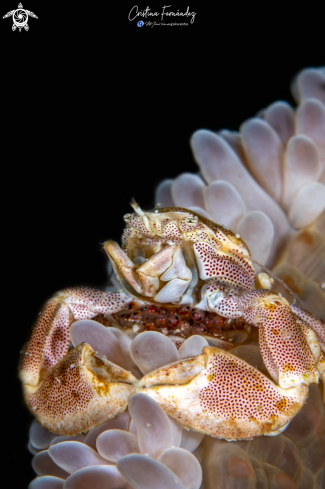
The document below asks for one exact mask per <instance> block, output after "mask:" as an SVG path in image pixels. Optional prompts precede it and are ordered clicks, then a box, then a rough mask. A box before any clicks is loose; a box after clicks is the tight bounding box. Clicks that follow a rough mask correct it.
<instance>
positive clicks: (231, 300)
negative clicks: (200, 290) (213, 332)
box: [206, 284, 243, 319]
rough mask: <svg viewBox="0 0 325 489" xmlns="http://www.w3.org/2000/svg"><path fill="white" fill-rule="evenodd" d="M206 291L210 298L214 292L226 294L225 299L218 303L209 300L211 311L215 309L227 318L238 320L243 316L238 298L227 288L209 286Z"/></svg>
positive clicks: (214, 285)
mask: <svg viewBox="0 0 325 489" xmlns="http://www.w3.org/2000/svg"><path fill="white" fill-rule="evenodd" d="M206 290H207V295H208V296H209V294H212V293H213V292H223V293H225V294H226V297H225V298H224V299H221V300H218V301H217V302H213V300H212V301H209V300H208V306H209V309H210V310H212V309H213V310H214V311H215V312H216V313H218V314H220V316H222V317H225V318H232V319H236V318H239V317H241V316H242V315H243V312H242V311H241V310H240V309H239V307H238V302H237V296H236V293H235V292H234V291H232V290H230V291H229V290H228V289H227V288H226V287H222V285H216V284H209V285H208V286H207V288H206Z"/></svg>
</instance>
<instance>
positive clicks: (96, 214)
mask: <svg viewBox="0 0 325 489" xmlns="http://www.w3.org/2000/svg"><path fill="white" fill-rule="evenodd" d="M16 2H18V0H10V1H7V0H6V1H2V2H1V12H0V14H1V16H3V15H4V14H5V13H6V12H7V11H10V10H12V9H15V8H17V5H16ZM118 3H119V4H120V5H118V4H116V5H115V4H113V3H108V2H107V3H106V4H104V3H103V4H101V3H96V2H89V3H88V4H87V3H80V2H78V3H73V4H72V3H71V5H70V6H68V7H67V6H66V5H65V2H62V5H61V4H60V2H56V3H52V4H51V5H50V2H47V5H45V2H35V1H33V0H25V1H24V2H23V5H24V8H26V9H29V10H31V11H33V12H35V14H36V15H37V16H38V19H33V18H30V19H29V27H30V29H29V32H25V31H24V30H23V31H22V32H19V31H18V30H17V31H16V32H12V29H11V26H12V19H11V18H8V19H4V20H1V22H0V32H1V54H2V56H1V58H2V59H1V82H2V83H1V86H2V88H1V99H2V104H1V108H0V114H1V121H2V124H1V125H2V129H1V150H2V151H1V177H2V178H1V201H2V212H1V221H2V233H1V245H2V271H3V273H2V282H3V294H2V310H3V311H4V314H3V320H2V321H1V328H2V331H3V333H4V334H3V335H2V339H3V343H2V348H1V352H2V379H3V382H2V396H1V399H2V406H1V413H2V416H1V419H2V425H3V428H2V433H3V435H4V436H3V449H4V450H5V451H6V453H7V454H8V456H9V461H8V469H7V470H8V471H10V472H11V484H10V486H11V487H22V488H25V487H27V484H28V481H30V480H31V479H32V478H33V477H34V475H33V471H32V469H31V466H30V461H31V455H29V454H28V452H27V450H26V444H27V439H28V427H29V424H30V420H31V417H30V415H29V413H28V412H27V409H26V408H25V406H24V404H23V401H22V397H21V391H20V385H19V382H18V379H17V374H16V370H17V363H18V357H19V350H20V348H21V347H22V345H23V343H24V341H25V339H26V336H27V334H28V331H29V329H30V327H31V325H32V323H33V321H34V320H35V318H36V316H37V313H38V312H39V310H40V308H41V306H42V304H43V303H44V301H45V300H46V299H48V298H49V297H51V295H52V293H53V292H55V291H57V290H60V289H62V288H65V287H67V286H70V285H82V284H83V285H94V286H101V285H103V284H104V283H105V281H106V278H107V277H106V257H105V255H104V253H103V251H102V247H101V243H102V242H103V241H105V240H106V239H108V238H113V239H115V240H119V237H120V235H121V232H122V229H123V219H122V216H123V214H125V213H126V212H128V211H129V210H130V209H129V205H128V203H129V201H130V200H131V197H133V196H134V197H135V198H136V199H137V200H138V201H139V203H140V204H141V206H142V207H143V208H150V207H152V206H153V204H154V188H155V186H156V185H157V184H158V183H159V181H161V180H162V179H164V178H168V177H169V178H173V177H175V176H177V175H178V174H179V173H181V172H183V171H190V172H196V171H197V167H196V164H195V162H194V160H193V157H192V154H191V151H190V147H189V139H190V136H191V134H192V133H193V132H194V131H195V130H196V129H199V128H208V129H212V130H218V129H221V128H229V129H233V130H236V129H238V127H239V125H240V124H241V122H243V121H244V120H245V119H247V118H249V117H253V116H254V115H255V114H256V112H257V111H258V110H260V109H262V108H264V107H266V106H267V105H269V104H270V103H272V102H273V101H275V100H278V99H282V100H286V101H288V102H289V103H292V104H293V105H294V101H293V99H292V96H291V93H290V90H289V84H290V81H291V79H292V77H293V76H294V74H295V73H296V72H297V71H299V70H301V69H302V68H304V67H306V66H319V65H321V64H324V55H323V53H322V44H323V40H322V30H321V27H318V25H317V18H318V17H319V14H317V9H316V3H314V4H313V2H308V8H307V6H305V7H304V10H303V11H301V12H299V11H297V8H298V7H295V9H296V10H294V9H293V8H292V10H291V11H290V14H289V15H288V16H287V15H286V14H285V13H284V12H283V9H282V7H281V8H280V6H277V5H276V4H275V3H272V4H263V6H262V5H259V6H258V7H255V8H253V7H250V6H248V5H247V4H246V3H245V5H244V4H242V3H241V5H242V6H241V7H240V8H239V7H238V6H236V5H235V4H233V3H232V4H230V5H229V6H228V7H227V5H226V4H221V3H220V4H217V3H215V5H214V6H213V7H211V6H208V5H207V4H206V5H202V2H196V3H193V2H191V3H189V4H187V3H184V2H183V3H180V2H175V3H174V2H173V3H172V2H170V3H167V5H172V7H171V8H170V10H173V11H177V9H179V10H181V11H185V10H186V7H187V5H189V6H190V9H191V10H193V11H195V12H196V13H197V15H196V19H195V22H194V23H193V24H189V25H188V26H183V27H181V26H179V27H176V26H174V27H167V26H156V27H153V28H150V27H146V26H144V27H142V28H139V27H137V25H136V21H135V20H134V21H129V20H128V12H129V11H130V9H131V7H132V6H133V5H139V9H144V8H145V7H146V6H147V5H148V6H149V7H150V8H151V9H152V10H155V11H161V7H162V5H165V3H163V2H162V3H160V2H152V3H149V2H147V3H141V4H140V3H137V2H135V3H132V2H123V4H122V2H118ZM143 20H145V21H146V20H152V19H143ZM168 21H169V19H166V22H168ZM176 21H177V19H176ZM4 467H6V466H5V465H4ZM9 467H10V469H9Z"/></svg>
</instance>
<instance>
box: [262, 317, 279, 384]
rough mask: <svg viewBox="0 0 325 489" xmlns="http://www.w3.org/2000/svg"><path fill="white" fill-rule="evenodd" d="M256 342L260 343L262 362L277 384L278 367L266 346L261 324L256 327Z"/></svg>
mask: <svg viewBox="0 0 325 489" xmlns="http://www.w3.org/2000/svg"><path fill="white" fill-rule="evenodd" d="M258 342H259V345H260V349H261V353H262V355H263V362H264V364H265V366H266V368H267V369H268V371H269V373H270V376H271V377H272V379H273V380H274V382H276V383H277V384H278V369H277V366H276V365H275V363H274V360H273V357H272V354H271V351H270V350H269V348H268V345H267V342H266V339H265V333H264V328H263V324H260V325H259V328H258Z"/></svg>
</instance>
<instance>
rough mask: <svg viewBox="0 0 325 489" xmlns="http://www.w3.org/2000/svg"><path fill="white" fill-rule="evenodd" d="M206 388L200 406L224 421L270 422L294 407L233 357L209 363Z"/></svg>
mask: <svg viewBox="0 0 325 489" xmlns="http://www.w3.org/2000/svg"><path fill="white" fill-rule="evenodd" d="M209 364H210V367H209V368H208V370H207V373H206V377H207V379H208V381H209V384H208V386H207V387H205V388H204V389H202V390H201V392H200V394H199V399H200V405H201V406H202V408H203V409H205V410H207V411H208V413H211V414H213V415H214V416H220V418H223V419H229V420H231V419H234V420H247V419H248V420H249V421H251V422H254V420H257V421H268V420H269V419H270V417H271V418H272V417H274V419H275V417H276V416H278V415H282V414H284V413H285V412H286V411H288V410H289V409H290V408H292V407H293V406H294V400H293V399H292V398H285V397H284V396H283V395H281V393H280V392H279V391H278V390H277V389H276V387H275V386H273V385H272V383H271V382H270V381H269V380H268V379H267V378H266V377H264V376H263V375H262V374H261V373H260V372H259V371H257V370H256V369H255V368H254V367H250V366H248V365H247V364H243V362H242V361H240V360H239V359H236V357H233V356H232V355H231V356H230V355H228V356H226V355H214V356H213V357H211V358H210V361H209Z"/></svg>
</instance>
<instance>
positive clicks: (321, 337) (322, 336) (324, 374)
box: [291, 306, 325, 404]
mask: <svg viewBox="0 0 325 489" xmlns="http://www.w3.org/2000/svg"><path fill="white" fill-rule="evenodd" d="M291 309H292V311H293V312H294V314H295V315H296V316H297V317H298V318H299V319H300V321H301V323H302V326H303V329H304V330H305V331H307V332H308V334H309V335H311V333H314V334H315V335H316V337H317V340H318V343H319V345H320V347H321V349H322V351H320V352H319V355H318V358H317V357H316V358H315V360H316V362H317V360H318V363H317V368H318V371H319V373H320V378H321V379H322V382H323V402H324V404H325V323H324V322H323V321H321V320H319V319H317V318H315V317H314V316H313V315H312V314H310V313H309V312H307V311H302V310H301V309H299V307H296V306H291ZM314 343H316V342H314ZM309 346H310V347H311V348H312V346H311V345H309ZM314 356H315V355H314Z"/></svg>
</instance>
